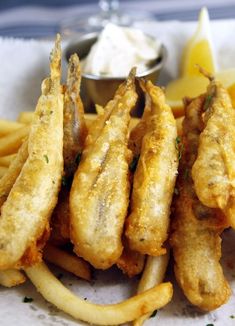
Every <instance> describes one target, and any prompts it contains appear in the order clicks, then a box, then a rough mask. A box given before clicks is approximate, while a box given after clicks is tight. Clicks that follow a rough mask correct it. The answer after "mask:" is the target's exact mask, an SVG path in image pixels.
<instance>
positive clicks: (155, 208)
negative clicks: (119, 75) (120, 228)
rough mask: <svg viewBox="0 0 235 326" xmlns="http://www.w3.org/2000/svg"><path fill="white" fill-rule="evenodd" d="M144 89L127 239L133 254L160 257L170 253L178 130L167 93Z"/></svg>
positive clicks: (135, 142)
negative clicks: (166, 100)
mask: <svg viewBox="0 0 235 326" xmlns="http://www.w3.org/2000/svg"><path fill="white" fill-rule="evenodd" d="M142 85H143V89H144V90H145V92H146V97H147V101H146V108H145V114H144V116H143V121H141V122H140V125H137V127H136V130H137V132H136V130H135V129H134V130H133V132H132V135H131V139H132V138H133V139H134V143H133V145H131V148H132V149H133V151H134V155H135V154H136V153H138V152H140V157H139V161H138V165H137V168H136V171H135V174H134V182H133V191H132V197H131V209H130V211H131V213H130V215H129V216H128V218H127V225H126V232H125V235H126V237H127V239H128V243H129V246H130V248H131V249H132V250H135V251H138V252H140V253H142V254H148V255H151V256H158V255H162V254H164V253H165V252H166V249H165V248H164V242H165V241H166V239H167V237H168V227H169V221H170V220H169V215H170V205H171V201H172V195H173V191H174V186H175V180H176V175H177V167H178V152H177V148H176V137H177V129H176V122H175V119H174V116H173V114H172V111H171V108H170V107H169V106H168V105H167V104H166V102H165V96H164V94H163V91H162V90H161V89H160V88H159V87H157V86H154V85H153V84H152V83H151V82H150V81H148V82H146V83H144V84H143V83H142ZM133 133H137V137H133Z"/></svg>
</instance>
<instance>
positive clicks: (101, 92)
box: [65, 33, 167, 116]
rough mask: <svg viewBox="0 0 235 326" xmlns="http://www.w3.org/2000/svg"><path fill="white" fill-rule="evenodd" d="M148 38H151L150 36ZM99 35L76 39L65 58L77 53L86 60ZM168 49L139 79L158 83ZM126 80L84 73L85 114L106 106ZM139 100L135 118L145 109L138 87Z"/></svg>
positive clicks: (82, 94)
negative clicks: (96, 107) (96, 105)
mask: <svg viewBox="0 0 235 326" xmlns="http://www.w3.org/2000/svg"><path fill="white" fill-rule="evenodd" d="M148 37H151V36H149V35H148ZM97 38H98V33H90V34H86V35H83V36H81V37H79V39H74V40H73V41H71V43H70V44H68V46H67V48H66V49H65V58H66V60H67V61H68V60H69V57H70V56H71V55H72V54H73V53H77V54H78V56H79V58H80V60H82V59H84V58H85V57H86V56H87V54H88V53H89V51H90V48H91V46H92V45H93V44H94V43H95V42H96V40H97ZM166 55H167V53H166V48H165V47H164V46H162V47H161V50H160V56H159V57H158V58H156V60H155V61H153V62H152V65H151V67H150V68H149V69H148V70H146V71H145V72H144V73H141V74H138V75H137V76H138V77H145V78H147V79H149V80H151V81H152V82H153V83H156V81H157V79H158V76H159V73H160V70H161V68H162V67H163V65H164V63H165V59H166ZM125 79H126V76H125V77H117V78H115V77H107V76H95V75H91V74H86V73H82V85H81V97H82V100H83V103H84V106H85V112H95V104H99V105H102V106H105V105H106V103H107V102H108V101H109V100H111V99H112V98H113V95H114V93H115V91H116V90H117V88H118V86H119V85H120V84H121V83H122V82H123V81H124V80H125ZM137 92H138V93H139V95H140V96H139V100H138V101H137V104H136V107H135V109H134V110H133V111H132V115H133V116H141V115H142V112H143V107H144V97H143V94H142V91H141V90H140V87H139V86H138V85H137Z"/></svg>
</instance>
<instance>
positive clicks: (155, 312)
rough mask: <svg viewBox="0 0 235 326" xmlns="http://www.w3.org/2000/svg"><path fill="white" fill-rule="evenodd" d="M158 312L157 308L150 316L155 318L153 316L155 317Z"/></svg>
mask: <svg viewBox="0 0 235 326" xmlns="http://www.w3.org/2000/svg"><path fill="white" fill-rule="evenodd" d="M156 314H157V310H154V312H153V313H152V315H151V316H150V317H149V318H153V317H155V316H156Z"/></svg>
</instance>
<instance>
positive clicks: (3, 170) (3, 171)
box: [0, 166, 7, 178]
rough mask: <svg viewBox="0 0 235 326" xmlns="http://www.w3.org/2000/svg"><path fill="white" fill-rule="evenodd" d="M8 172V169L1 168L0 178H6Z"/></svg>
mask: <svg viewBox="0 0 235 326" xmlns="http://www.w3.org/2000/svg"><path fill="white" fill-rule="evenodd" d="M6 172H7V167H6V166H0V178H2V177H3V176H4V174H6Z"/></svg>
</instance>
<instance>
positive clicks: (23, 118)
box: [17, 111, 34, 125]
mask: <svg viewBox="0 0 235 326" xmlns="http://www.w3.org/2000/svg"><path fill="white" fill-rule="evenodd" d="M33 114H34V112H31V111H23V112H20V114H19V116H18V118H17V121H18V122H19V123H24V124H26V125H28V124H30V123H31V122H32V121H33Z"/></svg>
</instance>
